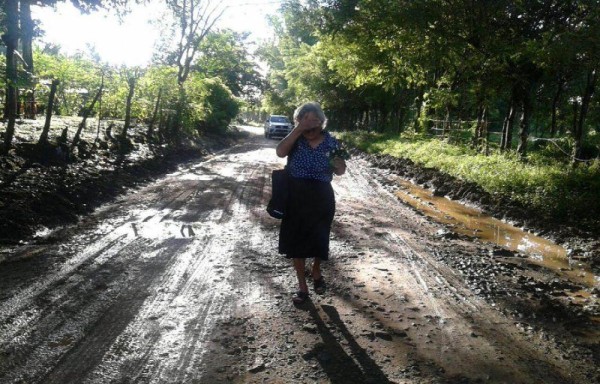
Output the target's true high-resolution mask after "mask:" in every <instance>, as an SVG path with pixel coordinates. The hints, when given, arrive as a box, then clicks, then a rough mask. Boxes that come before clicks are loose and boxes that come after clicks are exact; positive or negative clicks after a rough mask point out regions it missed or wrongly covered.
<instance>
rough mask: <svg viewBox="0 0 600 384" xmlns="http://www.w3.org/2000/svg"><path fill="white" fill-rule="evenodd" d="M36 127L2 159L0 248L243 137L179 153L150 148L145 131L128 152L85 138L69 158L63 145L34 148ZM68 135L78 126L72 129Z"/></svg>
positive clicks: (23, 130)
mask: <svg viewBox="0 0 600 384" xmlns="http://www.w3.org/2000/svg"><path fill="white" fill-rule="evenodd" d="M34 123H35V121H32V122H30V123H29V124H21V125H20V126H18V130H17V136H16V140H15V145H14V147H15V149H14V150H13V151H12V152H11V155H9V156H3V157H0V217H2V221H0V243H3V244H16V243H19V242H22V241H26V240H28V239H32V238H35V235H36V233H38V232H41V233H43V232H44V229H45V228H52V227H56V226H59V225H63V224H68V223H74V222H76V221H77V220H78V217H79V216H80V215H84V214H87V213H90V212H91V211H93V210H94V209H95V208H96V207H98V206H100V205H101V204H103V203H105V202H107V201H110V200H112V199H114V198H115V197H117V196H118V195H120V194H123V193H125V192H126V191H127V190H128V189H129V188H132V187H134V186H136V185H139V184H141V183H144V182H147V181H149V180H152V179H154V178H155V177H158V176H160V175H164V174H165V173H168V172H170V171H172V170H175V169H177V167H178V165H179V164H182V163H185V162H187V161H190V160H194V159H198V158H202V157H205V156H208V155H209V154H210V153H212V152H214V151H217V150H219V149H222V148H225V147H228V146H230V145H231V144H232V143H233V142H235V140H236V138H237V137H238V136H239V132H238V131H237V130H234V132H233V133H232V135H231V136H230V137H214V136H212V137H205V138H204V139H203V140H202V142H197V143H194V142H188V143H186V144H185V145H181V146H179V147H177V148H173V147H168V146H166V145H150V144H149V143H148V142H147V140H146V139H145V137H144V129H140V130H139V131H134V132H133V135H134V136H133V137H132V139H131V142H130V143H128V146H130V149H131V150H130V151H127V152H126V153H123V152H121V151H119V148H118V146H117V145H116V141H114V140H112V141H111V140H109V139H107V138H104V139H101V140H95V141H93V140H91V138H90V137H87V139H88V140H86V139H85V138H84V139H83V140H82V141H81V143H80V145H79V146H78V148H77V149H76V150H75V153H76V154H75V155H71V156H70V158H67V155H66V154H65V151H64V150H62V148H61V146H60V145H50V146H48V147H47V148H45V150H44V151H40V150H39V148H36V146H35V144H34V141H33V140H32V139H33V138H34V137H35V135H28V134H27V131H29V130H30V129H32V130H33V131H35V130H36V126H35V124H34ZM68 129H70V130H74V129H76V126H70V127H68Z"/></svg>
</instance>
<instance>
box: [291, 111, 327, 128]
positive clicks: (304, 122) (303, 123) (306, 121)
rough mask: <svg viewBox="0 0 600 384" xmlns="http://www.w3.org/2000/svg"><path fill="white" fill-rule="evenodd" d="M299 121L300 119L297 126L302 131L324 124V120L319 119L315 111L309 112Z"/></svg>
mask: <svg viewBox="0 0 600 384" xmlns="http://www.w3.org/2000/svg"><path fill="white" fill-rule="evenodd" d="M297 121H298V124H297V125H296V127H297V128H298V129H299V130H300V131H301V132H306V131H310V130H311V129H314V128H320V127H321V126H322V124H323V122H322V121H321V120H319V118H318V117H316V116H315V115H314V114H313V113H308V114H306V115H305V116H304V117H303V118H301V119H299V120H297Z"/></svg>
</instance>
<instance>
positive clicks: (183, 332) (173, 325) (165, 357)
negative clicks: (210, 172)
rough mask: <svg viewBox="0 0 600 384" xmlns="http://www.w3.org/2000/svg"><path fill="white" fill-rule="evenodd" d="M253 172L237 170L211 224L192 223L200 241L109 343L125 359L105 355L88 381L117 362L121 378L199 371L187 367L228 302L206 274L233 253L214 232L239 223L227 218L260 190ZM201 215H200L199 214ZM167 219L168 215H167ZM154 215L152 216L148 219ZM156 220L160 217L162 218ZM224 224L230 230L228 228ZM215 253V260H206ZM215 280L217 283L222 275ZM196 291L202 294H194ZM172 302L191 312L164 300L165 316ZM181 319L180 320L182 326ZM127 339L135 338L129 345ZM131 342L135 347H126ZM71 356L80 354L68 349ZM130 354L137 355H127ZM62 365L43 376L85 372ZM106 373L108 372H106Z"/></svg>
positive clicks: (166, 377)
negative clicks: (123, 353)
mask: <svg viewBox="0 0 600 384" xmlns="http://www.w3.org/2000/svg"><path fill="white" fill-rule="evenodd" d="M255 172H256V170H251V172H250V175H245V173H246V170H242V172H241V173H240V175H239V176H237V177H236V182H237V183H236V184H233V185H232V187H233V188H232V189H233V190H232V192H231V193H230V194H227V195H228V196H224V199H223V201H226V202H227V203H226V204H225V205H224V206H222V205H221V206H218V207H214V208H215V209H213V211H212V212H214V211H220V212H222V213H223V212H225V214H217V215H214V214H211V215H210V216H212V218H213V219H216V218H218V219H217V223H216V225H215V223H214V222H209V223H207V225H206V226H203V225H202V224H200V225H195V226H196V232H198V233H201V234H204V235H203V238H202V239H201V240H200V241H196V240H194V241H192V242H191V243H190V244H189V245H188V247H187V249H186V250H185V251H183V252H179V255H178V257H177V258H175V259H174V260H173V261H174V262H173V263H172V264H171V265H169V266H168V267H166V268H164V269H165V273H164V274H163V275H162V276H161V280H162V281H163V282H164V283H163V284H160V285H159V287H158V291H165V292H166V293H165V294H163V295H162V296H163V297H160V295H157V296H155V297H153V298H149V299H148V300H146V301H148V302H149V303H150V304H148V303H146V304H143V307H142V308H138V309H137V310H136V311H137V312H139V313H140V315H139V316H138V317H137V319H134V320H133V321H132V322H131V324H129V326H128V328H127V329H125V330H118V332H117V333H119V334H120V336H119V338H120V339H121V340H125V341H124V342H115V343H114V344H115V345H118V347H117V348H116V349H117V350H118V349H125V350H128V351H129V352H128V354H127V357H126V360H118V359H113V360H112V361H109V360H110V359H105V360H104V361H103V362H102V364H101V365H100V366H99V368H98V369H96V371H95V372H93V373H92V374H91V375H90V379H89V380H88V382H105V380H107V379H111V380H120V379H122V378H123V376H120V374H116V375H115V372H117V371H115V370H114V369H112V368H111V367H114V366H119V367H120V369H119V370H118V372H126V374H125V377H127V378H128V379H133V380H144V381H146V380H148V381H150V382H184V381H185V380H187V379H189V378H190V377H192V378H194V377H198V376H199V373H198V372H194V370H193V369H191V368H193V367H195V366H198V365H199V363H200V362H201V361H202V357H203V355H204V354H205V353H206V349H205V348H203V347H202V344H203V343H205V342H206V338H207V334H208V332H209V331H210V330H211V329H212V325H211V323H214V321H215V319H217V318H219V317H221V316H224V315H226V314H227V311H226V310H225V308H224V305H225V303H227V302H228V301H229V300H223V299H221V298H219V297H218V296H219V295H221V294H222V293H223V292H227V291H228V289H226V288H224V287H219V285H220V283H219V282H218V281H217V282H215V281H214V280H213V281H211V276H215V275H216V274H218V273H219V272H221V275H222V274H223V273H224V269H226V268H227V266H226V265H225V264H226V263H225V261H224V260H222V259H225V260H226V259H227V256H228V255H231V254H232V252H233V251H234V248H233V243H231V244H229V245H227V244H225V245H224V244H223V240H222V239H220V238H219V236H220V235H222V233H223V231H224V232H225V233H227V232H237V231H238V229H237V226H238V225H239V224H238V223H236V222H233V223H232V221H231V219H232V218H233V217H236V218H237V219H238V221H239V215H240V211H241V209H238V206H239V205H240V203H238V201H244V198H243V197H244V196H246V195H247V196H249V197H252V196H255V195H256V194H257V191H258V192H260V193H261V194H262V190H261V189H260V188H258V189H257V188H254V187H253V183H254V180H255V178H254V177H253V176H252V175H253V174H254V173H255ZM263 179H264V177H263ZM246 180H248V181H246ZM263 184H264V183H263ZM191 195H194V193H193V192H191V191H187V192H184V193H182V194H180V196H191ZM197 197H198V198H202V195H201V194H197ZM204 215H205V214H204V213H203V215H202V216H204ZM170 218H171V219H172V217H170ZM157 219H158V218H154V219H153V220H152V221H156V220H157ZM146 221H148V220H146ZM159 221H160V222H162V221H164V218H161V219H160V220H159ZM192 221H193V220H192ZM228 226H230V227H232V228H231V229H228ZM215 228H216V229H217V230H215ZM217 255H218V256H220V258H221V259H219V260H210V259H211V258H214V257H216V256H217ZM186 256H187V257H186ZM186 263H187V264H186ZM182 264H183V265H182ZM160 269H161V270H162V269H163V268H160ZM215 272H216V273H215ZM219 280H220V281H222V280H223V276H221V277H220V278H219ZM199 292H204V293H202V294H199ZM174 302H181V303H186V306H185V307H188V306H190V305H192V306H194V308H195V311H194V313H193V314H192V313H191V312H190V311H188V310H187V309H185V310H181V308H179V306H178V305H175V306H173V304H170V305H169V308H166V310H168V311H169V314H168V315H165V313H164V312H166V310H165V308H164V306H165V303H174ZM147 308H150V309H152V310H153V312H154V314H151V313H147V312H148V310H147ZM157 308H162V313H160V310H159V312H158V313H157V311H156V309H157ZM144 318H146V319H151V320H153V321H155V322H158V323H159V324H158V325H156V326H154V327H149V326H148V324H147V323H148V321H145V320H144ZM181 323H184V326H183V329H182V327H181V325H180V324H181ZM145 329H146V330H147V329H154V332H152V333H148V332H143V331H141V332H140V330H145ZM165 329H166V331H165ZM100 333H102V331H100ZM169 334H170V335H169ZM173 337H174V338H178V339H179V340H180V341H181V340H185V341H181V343H180V344H179V345H178V346H177V351H178V352H174V351H173V348H172V347H169V346H168V345H167V344H169V343H172V340H169V338H173ZM133 340H135V342H133V343H132V342H131V341H133ZM141 340H143V344H142V345H140V344H141V342H140V341H141ZM132 344H133V345H135V347H136V348H132ZM113 349H115V348H113ZM132 349H133V350H132ZM170 354H174V355H175V356H176V357H175V358H172V357H171V356H169V355H170ZM74 355H80V354H79V353H74ZM107 355H110V356H115V355H116V353H115V352H112V351H109V352H108V353H107ZM132 355H133V356H138V357H137V358H132V357H131V356H132ZM62 365H63V367H62V369H61V370H60V372H58V373H55V374H54V375H53V376H52V377H47V378H46V382H56V383H58V382H63V381H64V380H65V379H67V378H68V377H67V376H65V374H64V373H67V372H74V371H79V372H86V371H85V370H82V369H81V367H79V366H74V365H72V364H62ZM107 372H112V375H111V374H109V373H107ZM136 372H137V373H136Z"/></svg>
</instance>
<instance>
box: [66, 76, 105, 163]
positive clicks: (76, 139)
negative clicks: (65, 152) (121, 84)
mask: <svg viewBox="0 0 600 384" xmlns="http://www.w3.org/2000/svg"><path fill="white" fill-rule="evenodd" d="M103 89H104V80H102V84H100V89H99V90H98V92H97V93H96V96H94V100H92V104H90V106H89V107H88V108H85V109H84V110H83V119H82V120H81V123H79V126H78V127H77V133H75V137H73V142H72V143H71V151H73V150H74V149H75V147H76V146H77V144H79V140H80V137H81V131H83V128H84V127H85V122H86V121H87V118H88V117H89V116H90V113H92V111H93V110H94V106H95V105H96V102H97V101H98V99H99V98H100V95H101V94H102V90H103Z"/></svg>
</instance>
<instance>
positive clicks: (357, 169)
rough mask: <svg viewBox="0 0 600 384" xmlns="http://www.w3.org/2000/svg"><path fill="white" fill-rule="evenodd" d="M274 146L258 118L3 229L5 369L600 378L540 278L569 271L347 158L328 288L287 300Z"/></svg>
mask: <svg viewBox="0 0 600 384" xmlns="http://www.w3.org/2000/svg"><path fill="white" fill-rule="evenodd" d="M274 146H275V142H274V141H271V140H266V139H264V138H262V137H261V136H260V132H258V131H255V134H254V135H252V137H251V138H250V139H249V140H248V142H246V143H244V144H241V145H238V146H235V147H233V148H231V149H229V150H226V151H223V152H221V153H219V154H217V155H215V156H213V157H211V158H210V159H208V160H206V161H203V162H196V163H188V164H184V165H182V166H181V167H180V169H179V171H178V172H175V173H172V174H169V175H166V176H165V177H163V178H161V179H160V180H157V181H155V182H152V183H151V184H149V185H146V186H144V187H142V188H139V189H137V190H135V191H131V192H130V193H128V194H127V195H125V196H124V197H122V198H121V199H119V200H118V201H117V202H115V203H113V204H110V205H107V206H105V207H103V208H102V209H99V210H97V211H96V212H95V213H94V214H93V215H91V216H89V217H86V218H83V219H82V220H81V222H80V224H79V225H77V226H75V227H68V228H64V229H61V230H57V231H54V232H51V233H49V234H47V236H46V238H45V239H44V240H42V241H39V242H36V243H35V244H25V245H21V246H17V247H14V249H12V250H11V254H12V258H11V260H13V261H11V262H6V263H4V264H2V265H0V382H1V383H45V384H46V383H60V384H64V383H479V382H490V383H592V382H598V380H599V379H600V371H599V370H598V368H597V366H598V344H597V339H595V336H594V335H593V334H591V333H590V332H592V331H593V325H594V324H597V323H594V322H593V321H591V320H593V319H591V320H590V318H589V316H586V314H585V313H584V312H582V311H581V310H580V307H578V306H576V305H573V306H569V305H562V303H563V301H560V300H559V299H560V297H562V296H561V295H556V296H557V298H556V299H555V297H554V296H553V295H547V294H544V292H542V291H543V289H540V287H542V288H543V287H544V284H555V283H556V284H559V286H560V284H563V285H565V284H567V283H566V282H562V281H558V283H557V282H556V281H557V278H556V276H555V275H553V274H552V272H549V271H544V270H543V269H539V268H537V269H535V270H532V269H531V268H530V265H529V264H528V263H527V262H526V261H523V259H522V258H518V257H511V256H510V255H502V254H501V253H496V254H494V252H493V248H491V246H489V245H486V244H482V243H478V242H474V241H471V240H469V239H467V238H465V237H462V236H443V237H440V236H439V233H440V232H439V230H440V228H441V227H440V226H439V225H438V224H435V223H433V222H431V221H430V220H428V219H427V218H426V217H424V216H423V215H421V214H419V213H418V212H416V211H414V210H413V209H412V208H409V207H408V206H406V205H404V204H402V203H401V202H399V201H398V199H397V198H396V197H395V196H394V195H393V194H392V193H390V191H389V190H388V189H387V188H386V187H384V183H382V179H384V178H385V177H386V176H385V174H384V173H383V171H379V170H376V169H373V168H371V167H370V166H369V165H368V164H367V163H366V162H365V161H363V160H361V159H358V158H357V159H353V160H350V162H349V169H348V172H347V174H346V175H345V176H343V177H340V178H336V179H335V180H334V189H335V191H336V198H337V215H336V220H335V223H334V228H333V233H332V237H333V238H332V243H331V258H330V261H329V262H328V263H327V265H326V266H325V267H324V276H325V278H326V279H327V281H328V283H329V289H328V291H327V293H326V294H324V295H322V296H319V295H316V294H314V293H311V300H310V302H308V303H307V304H304V305H303V306H300V307H295V306H294V305H293V304H292V301H291V294H292V292H293V291H294V290H295V278H294V275H293V270H292V268H291V266H290V265H289V264H288V263H287V262H286V261H285V260H284V259H282V258H281V257H280V256H279V255H278V254H277V252H276V246H277V235H278V225H279V222H278V221H276V220H274V219H272V218H270V217H268V216H267V215H266V213H265V211H264V206H265V203H266V200H267V198H268V194H269V189H270V186H269V174H270V170H271V169H274V168H276V167H279V166H280V165H281V164H282V161H281V160H279V159H277V157H276V156H275V153H274ZM490 251H492V252H490ZM460 266H462V267H460ZM536 284H537V285H536ZM540 284H541V285H540ZM566 287H572V285H566ZM565 289H566V288H565ZM559 296H560V297H559ZM594 297H595V299H594V300H596V303H597V296H594Z"/></svg>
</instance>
